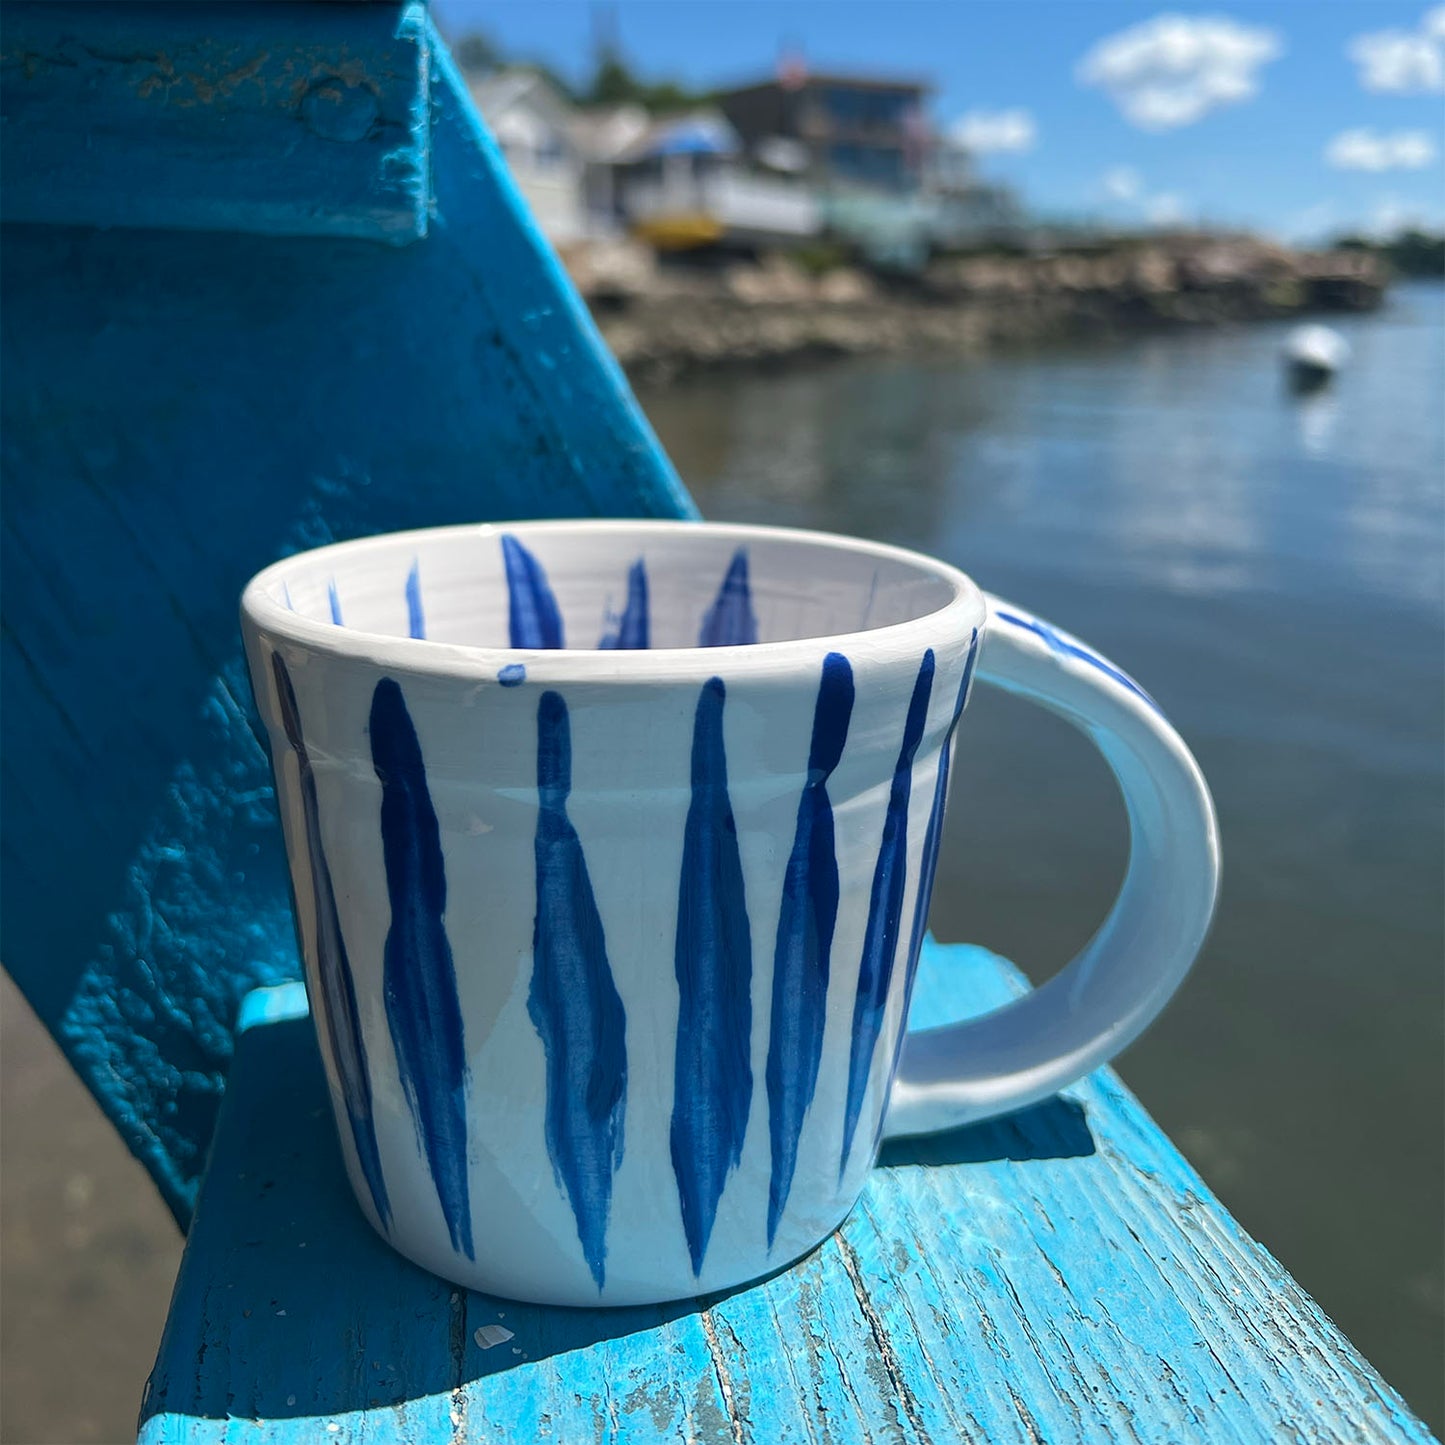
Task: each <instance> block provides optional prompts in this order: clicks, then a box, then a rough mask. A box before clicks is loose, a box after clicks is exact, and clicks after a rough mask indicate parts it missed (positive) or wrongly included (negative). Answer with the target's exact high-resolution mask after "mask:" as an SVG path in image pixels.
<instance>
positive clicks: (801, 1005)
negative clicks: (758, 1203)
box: [767, 652, 853, 1249]
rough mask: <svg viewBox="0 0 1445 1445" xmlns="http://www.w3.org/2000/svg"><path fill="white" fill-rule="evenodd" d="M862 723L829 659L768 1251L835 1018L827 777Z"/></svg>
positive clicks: (775, 1144) (773, 1094) (778, 1008)
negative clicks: (855, 720)
mask: <svg viewBox="0 0 1445 1445" xmlns="http://www.w3.org/2000/svg"><path fill="white" fill-rule="evenodd" d="M852 715H853V669H852V667H851V666H850V665H849V663H848V659H847V658H846V657H844V656H843V654H842V653H840V652H830V653H829V654H828V655H827V657H825V658H824V659H823V677H822V682H821V683H820V685H819V687H818V697H817V701H816V702H815V704H814V707H813V740H812V745H811V747H810V748H809V751H808V780H807V782H806V783H805V784H804V787H803V795H802V797H801V798H800V799H799V801H798V823H797V827H796V829H795V830H794V833H793V851H792V853H791V854H790V855H789V858H788V868H787V872H786V873H785V874H784V876H783V903H782V909H781V911H780V913H779V915H778V937H777V943H776V945H775V947H774V950H773V1008H772V1023H771V1027H770V1032H769V1038H768V1068H767V1083H768V1136H769V1140H770V1142H771V1145H772V1175H771V1179H770V1182H769V1188H768V1248H769V1249H771V1248H772V1247H773V1238H774V1236H775V1235H776V1234H777V1232H778V1221H779V1220H780V1219H781V1218H782V1213H783V1208H784V1206H785V1205H786V1204H787V1202H788V1194H789V1192H790V1190H791V1189H792V1187H793V1172H794V1170H795V1169H796V1167H797V1162H798V1139H799V1137H800V1136H801V1134H802V1132H803V1118H804V1116H805V1115H806V1114H807V1111H808V1108H809V1106H810V1105H811V1104H812V1102H813V1091H814V1089H815V1088H816V1087H817V1083H818V1066H819V1063H820V1062H821V1060H822V1057H823V1029H824V1025H825V1024H826V1022H827V1015H828V972H829V965H830V957H831V954H832V949H833V928H834V925H835V924H836V923H837V920H838V860H837V857H836V855H835V853H834V850H833V805H832V801H831V800H830V799H829V797H828V778H829V776H830V775H831V774H832V772H833V769H834V768H836V767H837V766H838V760H839V759H840V758H841V757H842V755H843V745H844V743H845V742H846V741H847V738H848V723H849V721H850V719H851V718H852Z"/></svg>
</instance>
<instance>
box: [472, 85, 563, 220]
mask: <svg viewBox="0 0 1445 1445" xmlns="http://www.w3.org/2000/svg"><path fill="white" fill-rule="evenodd" d="M471 92H472V99H473V100H474V101H475V102H476V106H477V109H478V110H479V111H481V113H482V119H483V120H485V121H486V123H487V128H488V129H489V130H490V131H491V133H492V135H493V136H494V137H495V138H496V141H497V144H498V145H499V146H501V148H502V152H503V154H504V155H505V156H506V158H507V168H508V169H509V170H510V171H511V173H512V179H513V180H515V181H516V183H517V188H518V189H519V190H520V191H521V193H522V195H523V196H524V197H525V198H526V201H527V204H528V205H529V206H531V208H532V213H533V215H535V216H536V218H537V222H538V224H539V225H540V226H541V228H542V230H543V232H544V233H545V234H546V235H547V237H548V239H549V240H551V241H552V242H554V243H555V244H557V245H566V244H567V243H569V242H572V241H576V240H579V239H581V238H582V237H583V236H585V235H586V234H587V232H588V214H587V205H586V197H585V193H584V189H583V182H584V172H585V167H586V162H585V158H584V156H583V154H582V152H581V151H580V149H579V147H578V145H577V142H576V139H575V137H574V135H573V130H572V127H573V123H574V111H573V107H572V105H571V103H570V102H569V101H568V99H567V98H566V96H564V95H563V94H562V93H561V92H560V91H559V90H558V89H557V88H556V86H554V85H552V84H551V83H550V82H549V81H547V80H546V79H544V78H543V77H542V76H540V75H538V74H537V73H536V72H535V71H531V70H499V71H493V72H492V73H491V74H489V75H484V76H482V77H480V78H479V79H476V80H473V81H472V82H471Z"/></svg>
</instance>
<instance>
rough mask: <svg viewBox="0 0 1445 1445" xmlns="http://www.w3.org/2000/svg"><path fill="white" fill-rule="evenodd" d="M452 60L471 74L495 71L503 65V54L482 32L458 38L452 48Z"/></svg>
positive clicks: (472, 32) (471, 32) (470, 33)
mask: <svg viewBox="0 0 1445 1445" xmlns="http://www.w3.org/2000/svg"><path fill="white" fill-rule="evenodd" d="M452 58H453V59H454V60H455V61H456V63H457V64H458V65H459V66H461V68H462V69H463V70H464V71H466V72H468V73H469V74H470V73H473V72H476V71H488V70H495V69H496V68H497V67H498V66H499V65H501V64H502V52H501V51H500V50H498V49H497V47H496V46H495V45H493V44H492V42H491V41H490V40H489V39H488V38H487V37H486V36H485V35H483V34H482V32H481V31H480V30H472V31H469V32H468V33H467V34H466V35H463V36H461V37H460V38H458V40H457V41H456V42H455V43H454V44H453V46H452Z"/></svg>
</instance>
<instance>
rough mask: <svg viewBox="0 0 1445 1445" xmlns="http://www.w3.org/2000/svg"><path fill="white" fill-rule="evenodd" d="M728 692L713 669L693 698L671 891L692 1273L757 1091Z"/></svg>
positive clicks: (682, 1164) (680, 1145) (677, 1068)
mask: <svg viewBox="0 0 1445 1445" xmlns="http://www.w3.org/2000/svg"><path fill="white" fill-rule="evenodd" d="M726 696H727V691H726V688H725V687H724V686H723V680H722V678H720V677H714V678H709V680H708V681H707V682H706V683H704V684H703V688H702V692H701V695H700V696H699V698H698V703H697V714H696V717H695V719H694V723H693V734H692V802H691V805H690V806H689V808H688V812H687V824H686V827H685V829H684V831H683V849H682V878H681V882H680V885H679V889H678V899H677V946H676V953H675V966H676V971H677V986H678V993H679V999H678V1019H677V1053H676V1058H675V1061H674V1074H673V1106H672V1130H671V1146H672V1170H673V1173H674V1174H675V1175H676V1177H677V1190H678V1198H679V1201H680V1203H681V1205H682V1224H683V1230H684V1232H685V1233H686V1235H687V1247H688V1252H689V1254H690V1255H691V1257H692V1269H693V1273H694V1274H695V1275H696V1274H700V1273H701V1272H702V1263H703V1258H704V1256H705V1255H706V1253H707V1243H708V1239H709V1237H710V1236H711V1234H712V1226H713V1220H714V1219H715V1218H716V1215H717V1206H718V1200H719V1199H720V1198H721V1197H722V1192H723V1186H724V1185H725V1184H726V1183H727V1176H728V1174H729V1173H730V1171H731V1170H732V1169H734V1168H735V1167H736V1166H737V1164H738V1161H739V1160H740V1159H741V1158H742V1152H743V1138H744V1136H745V1135H746V1133H747V1127H748V1111H749V1109H750V1108H751V1105H752V1097H753V1071H752V1023H753V1011H752V979H753V949H752V932H751V928H750V926H749V923H748V910H747V900H746V898H745V896H744V892H743V866H742V858H741V856H740V854H739V852H738V835H737V824H736V822H735V821H734V819H733V810H732V803H731V801H730V800H729V798H728V775H727V754H726V750H725V747H724V743H723V705H724V702H725V701H726Z"/></svg>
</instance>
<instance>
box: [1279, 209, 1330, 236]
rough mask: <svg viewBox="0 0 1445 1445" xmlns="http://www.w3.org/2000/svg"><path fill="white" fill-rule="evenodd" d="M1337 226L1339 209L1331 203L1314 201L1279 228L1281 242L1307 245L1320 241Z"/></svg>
mask: <svg viewBox="0 0 1445 1445" xmlns="http://www.w3.org/2000/svg"><path fill="white" fill-rule="evenodd" d="M1338 224H1339V208H1338V207H1337V206H1336V205H1335V203H1334V202H1333V201H1316V202H1315V204H1314V205H1312V206H1306V207H1305V208H1304V210H1302V211H1296V212H1295V213H1294V214H1293V215H1292V216H1290V217H1288V218H1287V219H1286V220H1285V221H1284V222H1283V223H1282V224H1281V225H1280V226H1279V227H1278V234H1279V236H1280V238H1281V239H1282V240H1285V241H1293V242H1295V243H1296V244H1303V245H1309V244H1311V243H1313V242H1317V241H1320V240H1322V239H1323V238H1324V237H1325V235H1326V234H1327V233H1328V232H1329V231H1331V230H1333V229H1335V228H1336V227H1337V226H1338Z"/></svg>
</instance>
